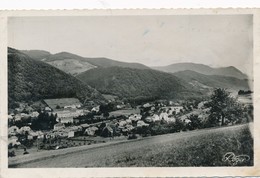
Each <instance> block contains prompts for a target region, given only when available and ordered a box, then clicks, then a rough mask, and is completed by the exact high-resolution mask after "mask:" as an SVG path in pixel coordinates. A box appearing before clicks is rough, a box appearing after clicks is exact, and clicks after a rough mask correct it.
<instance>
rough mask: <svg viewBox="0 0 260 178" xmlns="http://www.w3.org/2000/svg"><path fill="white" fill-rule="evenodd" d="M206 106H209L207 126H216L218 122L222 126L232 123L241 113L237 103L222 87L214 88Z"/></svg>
mask: <svg viewBox="0 0 260 178" xmlns="http://www.w3.org/2000/svg"><path fill="white" fill-rule="evenodd" d="M208 106H209V107H210V116H209V126H216V125H218V124H219V122H221V125H222V126H223V125H225V124H227V123H230V122H232V123H233V122H234V121H235V120H236V119H239V118H241V115H242V108H241V106H240V105H239V103H237V101H236V100H235V99H234V98H232V97H231V96H230V94H229V93H228V92H227V91H226V90H225V89H222V88H218V89H215V90H214V92H213V94H212V96H211V101H210V102H209V103H208Z"/></svg>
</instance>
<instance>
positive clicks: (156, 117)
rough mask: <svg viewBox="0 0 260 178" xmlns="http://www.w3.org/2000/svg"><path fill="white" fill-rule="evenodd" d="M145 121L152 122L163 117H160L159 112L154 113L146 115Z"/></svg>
mask: <svg viewBox="0 0 260 178" xmlns="http://www.w3.org/2000/svg"><path fill="white" fill-rule="evenodd" d="M145 121H146V122H148V123H151V122H158V121H161V119H160V117H159V116H158V115H157V114H154V115H153V116H148V117H146V118H145Z"/></svg>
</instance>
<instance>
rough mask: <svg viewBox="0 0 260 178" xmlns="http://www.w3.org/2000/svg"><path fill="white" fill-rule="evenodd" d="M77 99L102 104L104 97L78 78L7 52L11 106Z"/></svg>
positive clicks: (45, 64)
mask: <svg viewBox="0 0 260 178" xmlns="http://www.w3.org/2000/svg"><path fill="white" fill-rule="evenodd" d="M63 97H76V98H78V99H80V100H81V101H84V100H85V99H92V100H94V101H100V100H103V97H102V95H101V94H100V93H99V92H98V91H97V90H95V89H93V88H92V87H90V86H89V85H87V84H84V83H82V82H81V81H80V80H78V79H77V78H75V77H73V76H71V75H69V74H67V73H65V72H63V71H61V70H59V69H57V68H55V67H53V66H51V65H49V64H47V63H44V62H42V61H39V60H35V59H32V58H30V57H29V56H27V55H26V54H24V53H22V52H20V51H19V50H16V49H13V48H8V104H9V106H11V105H12V104H13V103H14V102H28V101H37V100H41V99H47V98H63Z"/></svg>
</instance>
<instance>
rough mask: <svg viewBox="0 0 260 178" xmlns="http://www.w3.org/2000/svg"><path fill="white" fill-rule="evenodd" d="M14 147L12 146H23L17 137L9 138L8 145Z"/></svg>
mask: <svg viewBox="0 0 260 178" xmlns="http://www.w3.org/2000/svg"><path fill="white" fill-rule="evenodd" d="M10 144H11V145H12V146H15V145H21V143H20V142H19V141H18V138H17V137H16V136H12V137H10V138H8V145H10Z"/></svg>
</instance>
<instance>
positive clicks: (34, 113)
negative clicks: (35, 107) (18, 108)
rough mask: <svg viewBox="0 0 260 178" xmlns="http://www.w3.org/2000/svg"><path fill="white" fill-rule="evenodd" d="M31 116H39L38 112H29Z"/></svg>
mask: <svg viewBox="0 0 260 178" xmlns="http://www.w3.org/2000/svg"><path fill="white" fill-rule="evenodd" d="M30 116H31V117H33V118H36V117H38V116H39V113H38V112H37V111H34V112H32V113H31V114H30Z"/></svg>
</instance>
